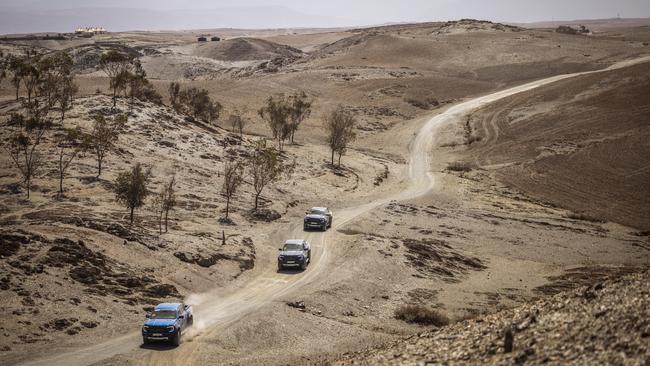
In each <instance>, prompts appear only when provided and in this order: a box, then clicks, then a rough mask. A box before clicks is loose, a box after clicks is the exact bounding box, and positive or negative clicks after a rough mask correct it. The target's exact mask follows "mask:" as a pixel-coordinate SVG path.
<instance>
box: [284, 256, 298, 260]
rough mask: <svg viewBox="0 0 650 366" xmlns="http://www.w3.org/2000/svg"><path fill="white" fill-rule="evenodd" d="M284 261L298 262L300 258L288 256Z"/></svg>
mask: <svg viewBox="0 0 650 366" xmlns="http://www.w3.org/2000/svg"><path fill="white" fill-rule="evenodd" d="M284 260H285V261H298V260H300V257H298V256H297V255H287V256H285V257H284Z"/></svg>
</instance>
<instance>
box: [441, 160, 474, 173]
mask: <svg viewBox="0 0 650 366" xmlns="http://www.w3.org/2000/svg"><path fill="white" fill-rule="evenodd" d="M447 170H449V171H452V172H471V171H472V166H471V165H470V163H468V162H465V161H455V162H453V163H450V164H449V165H447Z"/></svg>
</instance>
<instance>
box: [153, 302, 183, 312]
mask: <svg viewBox="0 0 650 366" xmlns="http://www.w3.org/2000/svg"><path fill="white" fill-rule="evenodd" d="M179 306H181V304H180V303H178V302H164V303H162V304H158V305H156V310H176V309H178V307H179Z"/></svg>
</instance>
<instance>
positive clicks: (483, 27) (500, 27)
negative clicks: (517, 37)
mask: <svg viewBox="0 0 650 366" xmlns="http://www.w3.org/2000/svg"><path fill="white" fill-rule="evenodd" d="M523 30H524V28H521V27H517V26H513V25H506V24H501V23H492V22H490V21H487V20H476V19H461V20H458V21H449V22H446V23H444V24H443V25H442V26H441V27H440V28H439V29H438V30H437V31H436V32H435V33H436V34H456V33H468V32H485V31H490V32H495V31H496V32H521V31H523Z"/></svg>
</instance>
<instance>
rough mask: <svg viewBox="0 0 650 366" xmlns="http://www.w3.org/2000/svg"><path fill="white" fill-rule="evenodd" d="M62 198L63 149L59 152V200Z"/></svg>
mask: <svg viewBox="0 0 650 366" xmlns="http://www.w3.org/2000/svg"><path fill="white" fill-rule="evenodd" d="M61 197H63V148H61V151H59V198H61Z"/></svg>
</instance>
